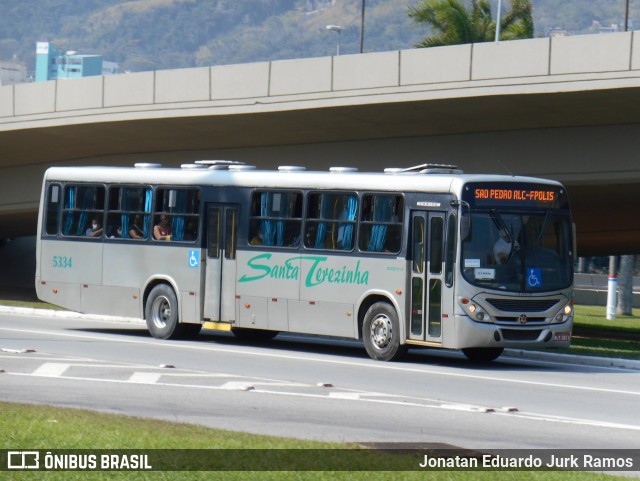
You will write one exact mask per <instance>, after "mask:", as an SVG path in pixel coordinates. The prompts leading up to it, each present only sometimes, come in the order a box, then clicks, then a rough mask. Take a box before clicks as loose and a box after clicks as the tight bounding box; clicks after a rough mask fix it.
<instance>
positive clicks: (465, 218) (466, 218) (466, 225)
mask: <svg viewBox="0 0 640 481" xmlns="http://www.w3.org/2000/svg"><path fill="white" fill-rule="evenodd" d="M470 232H471V216H470V215H469V211H467V212H464V211H463V212H462V215H461V216H460V241H461V242H464V241H465V240H466V239H467V237H469V233H470Z"/></svg>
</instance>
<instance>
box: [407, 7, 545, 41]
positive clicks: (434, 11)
mask: <svg viewBox="0 0 640 481" xmlns="http://www.w3.org/2000/svg"><path fill="white" fill-rule="evenodd" d="M409 17H411V18H412V19H413V20H414V21H415V22H417V23H419V24H427V25H429V26H431V27H432V28H433V30H434V34H433V35H431V36H429V37H426V38H425V39H424V40H422V41H421V42H420V43H418V44H417V45H416V47H439V46H443V45H459V44H464V43H479V42H491V41H493V40H494V39H495V35H496V21H495V20H493V17H492V15H491V4H490V3H489V0H471V9H468V8H467V6H466V5H465V2H463V0H423V1H422V2H421V3H420V4H418V5H417V6H411V7H409ZM532 37H533V17H532V15H531V2H530V0H511V10H510V11H509V12H507V13H506V14H504V15H502V16H501V19H500V39H502V40H515V39H520V38H532Z"/></svg>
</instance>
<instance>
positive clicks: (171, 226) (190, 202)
mask: <svg viewBox="0 0 640 481" xmlns="http://www.w3.org/2000/svg"><path fill="white" fill-rule="evenodd" d="M199 212H200V190H199V189H184V188H174V187H162V188H158V189H156V198H155V208H154V215H153V226H154V227H153V231H154V235H153V237H154V239H156V240H171V241H175V242H195V240H196V239H197V238H198V227H199V222H198V219H199Z"/></svg>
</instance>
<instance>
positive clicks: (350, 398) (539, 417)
mask: <svg viewBox="0 0 640 481" xmlns="http://www.w3.org/2000/svg"><path fill="white" fill-rule="evenodd" d="M6 374H8V375H10V376H33V374H25V373H6ZM64 379H65V380H70V381H82V382H87V381H90V382H99V383H115V384H123V383H125V384H130V383H131V379H129V380H121V379H96V378H88V377H75V376H65V377H64ZM139 384H148V383H139ZM227 384H229V383H227ZM237 384H243V383H237ZM244 384H246V385H247V386H248V387H249V388H248V389H242V390H243V391H247V392H248V393H252V394H253V393H255V394H271V395H275V396H287V397H299V398H312V399H322V400H327V399H331V400H334V401H347V402H366V403H371V404H384V405H394V406H399V407H404V408H406V407H415V408H423V409H437V410H440V409H442V410H456V411H464V412H468V413H471V414H487V415H495V416H509V417H512V418H520V419H527V420H530V421H539V422H555V423H564V424H574V425H582V426H592V427H598V428H610V429H624V430H632V431H640V426H637V425H632V424H620V423H611V422H606V421H596V420H589V419H579V418H570V417H564V416H554V415H547V414H536V413H528V414H527V413H511V412H509V413H506V412H499V411H495V410H493V409H482V408H479V407H477V406H471V405H455V404H429V403H428V402H429V401H430V400H428V399H427V400H421V399H420V398H413V399H414V401H412V402H411V401H407V399H402V398H400V397H398V400H393V399H372V398H367V397H364V396H365V395H366V393H361V394H360V395H357V396H356V395H349V393H344V394H345V395H344V396H340V395H335V394H336V393H330V394H329V395H327V394H313V393H297V392H289V391H269V390H263V389H255V388H254V389H251V387H252V386H250V385H249V383H244ZM152 385H153V386H158V387H170V388H179V389H181V390H184V389H187V388H189V389H202V390H211V391H223V390H229V389H228V388H225V387H224V385H223V386H203V385H197V384H195V385H194V384H175V383H166V382H157V383H154V384H152ZM394 397H395V396H394ZM420 401H423V402H420Z"/></svg>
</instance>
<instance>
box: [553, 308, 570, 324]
mask: <svg viewBox="0 0 640 481" xmlns="http://www.w3.org/2000/svg"><path fill="white" fill-rule="evenodd" d="M571 316H573V306H572V305H571V303H569V304H567V305H566V306H564V308H563V309H562V310H561V311H560V312H558V313H557V314H556V317H555V318H554V319H553V320H554V322H565V321H568V320H569V319H570V318H571Z"/></svg>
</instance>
